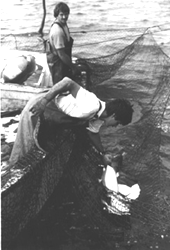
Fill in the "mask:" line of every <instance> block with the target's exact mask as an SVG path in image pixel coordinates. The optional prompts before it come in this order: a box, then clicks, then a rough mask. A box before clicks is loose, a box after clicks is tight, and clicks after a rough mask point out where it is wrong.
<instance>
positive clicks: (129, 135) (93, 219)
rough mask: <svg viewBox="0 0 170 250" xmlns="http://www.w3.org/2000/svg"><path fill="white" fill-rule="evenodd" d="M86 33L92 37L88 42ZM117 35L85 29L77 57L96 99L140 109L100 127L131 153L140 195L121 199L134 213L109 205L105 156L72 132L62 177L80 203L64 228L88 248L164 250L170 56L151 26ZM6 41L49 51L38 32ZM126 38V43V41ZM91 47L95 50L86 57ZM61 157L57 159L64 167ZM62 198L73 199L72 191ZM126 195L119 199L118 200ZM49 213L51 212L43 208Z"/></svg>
mask: <svg viewBox="0 0 170 250" xmlns="http://www.w3.org/2000/svg"><path fill="white" fill-rule="evenodd" d="M11 37H12V39H13V41H12V40H11ZM89 37H90V38H91V39H90V41H92V42H91V43H90V44H88V45H87V44H83V41H85V40H86V41H87V40H88V38H89ZM113 37H114V34H112V32H108V31H107V33H101V31H98V32H94V33H93V34H92V33H83V34H82V35H81V39H79V40H78V41H77V44H75V47H74V55H75V56H76V57H81V58H84V59H85V60H86V63H87V65H88V68H89V72H90V89H91V90H92V91H93V92H95V93H96V94H97V96H99V98H101V99H103V100H110V99H112V98H117V97H119V98H127V99H129V100H130V101H132V102H134V103H135V102H137V103H138V105H139V107H140V110H141V115H140V118H139V119H138V120H137V121H136V122H134V123H132V124H130V125H128V126H126V127H123V128H118V129H116V131H112V130H111V129H103V130H102V131H101V138H102V142H103V145H104V147H105V148H106V150H109V151H112V152H113V153H114V151H115V150H116V149H117V148H119V149H122V148H123V150H124V151H125V152H126V155H125V156H124V160H123V171H124V172H125V173H127V174H129V175H132V176H133V177H134V178H136V179H137V180H138V183H139V186H140V188H141V194H140V196H139V198H138V199H137V200H136V201H134V202H130V201H128V200H127V201H124V202H125V204H126V205H127V204H129V206H130V211H131V215H122V216H117V215H114V214H112V213H109V212H108V211H107V210H106V209H104V206H103V204H102V202H101V199H102V197H104V196H105V190H104V189H103V187H102V185H101V184H100V183H99V181H98V179H99V178H100V176H101V169H100V167H99V165H100V163H101V159H100V156H99V155H98V154H97V153H96V152H94V149H93V147H92V145H91V143H90V141H89V139H88V138H87V136H86V133H85V131H84V130H83V129H80V130H78V129H77V130H76V131H75V130H73V131H72V133H73V134H75V136H76V139H75V140H74V144H73V146H72V149H71V151H72V153H71V156H70V158H69V162H68V167H67V171H65V175H67V178H68V179H69V181H70V185H71V187H72V189H73V191H74V194H75V195H76V197H78V201H77V203H78V206H77V208H75V207H76V205H75V204H74V208H73V207H72V210H74V213H76V216H71V215H70V216H71V217H70V218H71V219H70V220H71V222H69V223H68V220H67V219H63V220H62V227H64V229H65V230H67V231H69V234H71V235H72V237H73V236H75V237H78V238H79V239H81V240H86V242H87V241H88V244H89V245H88V247H89V248H88V247H87V249H95V247H94V244H96V245H95V246H98V249H157V248H159V249H161V250H167V249H168V248H169V247H170V191H169V190H170V168H169V165H168V164H169V163H168V160H166V159H168V147H169V134H168V133H167V131H168V126H169V125H168V124H169V119H170V118H169V107H170V98H169V96H170V59H169V57H168V56H167V55H166V54H165V53H164V52H163V51H162V50H161V48H160V47H159V46H158V45H157V43H156V42H155V40H154V38H153V35H152V33H151V32H149V31H147V32H145V33H143V34H142V35H140V36H138V35H137V36H136V38H135V36H130V37H129V39H126V41H125V42H124V41H122V40H121V41H120V40H119V39H117V42H116V43H115V40H114V41H113V39H112V38H113ZM11 41H12V42H11ZM14 41H15V42H14ZM2 42H3V43H4V44H5V46H8V45H9V46H10V48H11V44H12V46H14V47H13V48H14V49H16V48H17V49H20V50H22V49H23V50H33V51H39V52H43V50H44V47H43V42H42V40H41V39H40V38H38V37H37V34H30V35H29V36H27V37H25V35H23V36H6V37H4V38H2ZM30 43H31V47H30ZM125 43H127V44H129V45H127V46H125V45H126V44H125ZM94 44H96V45H94ZM27 45H28V46H27ZM106 47H107V49H105V48H106ZM118 47H119V50H118V49H117V48H118ZM101 51H102V52H101ZM87 52H88V55H89V54H90V56H86V55H87ZM99 55H100V56H99ZM135 112H136V111H135ZM56 138H57V137H56ZM56 140H57V139H56ZM82 142H83V143H82ZM60 143H62V140H61V141H60ZM65 147H66V148H67V145H66V142H65ZM63 150H64V147H63ZM53 157H55V156H53ZM62 161H63V159H62V158H61V159H60V158H58V164H59V165H60V164H62ZM63 183H65V182H64V181H63ZM63 185H64V184H63ZM65 185H66V183H65ZM62 189H63V190H64V186H62ZM63 193H64V191H63ZM115 195H116V194H115ZM53 198H54V197H53ZM64 199H66V201H67V202H68V201H69V197H68V195H66V198H64ZM121 199H122V197H121V196H120V197H118V201H119V200H121ZM66 207H67V206H66ZM46 211H51V210H50V209H49V208H46ZM58 211H59V210H58ZM48 213H49V212H46V213H44V214H46V215H47V214H48ZM68 225H70V227H72V230H70V228H69V229H68V227H69V226H68ZM73 229H74V230H73ZM92 238H93V240H92ZM89 240H90V241H89ZM92 241H93V242H92ZM89 242H90V243H89ZM94 242H95V243H94ZM84 244H85V243H84ZM90 244H91V245H90ZM90 247H91V248H90ZM75 249H76V248H75ZM77 249H78V248H77Z"/></svg>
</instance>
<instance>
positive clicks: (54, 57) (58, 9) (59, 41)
mask: <svg viewBox="0 0 170 250" xmlns="http://www.w3.org/2000/svg"><path fill="white" fill-rule="evenodd" d="M69 14H70V8H69V7H68V5H67V4H65V3H63V2H60V3H58V4H56V6H55V8H54V17H55V20H54V22H53V24H52V25H51V29H50V34H49V41H48V42H47V46H46V48H47V51H46V54H47V62H48V65H49V69H50V72H51V75H52V80H53V84H54V83H55V84H56V83H57V82H59V81H60V80H62V79H63V77H65V76H68V77H70V78H73V76H74V75H76V74H77V73H78V72H79V71H78V68H77V67H76V65H74V64H73V63H72V46H73V39H72V37H71V36H70V32H69V28H68V26H67V20H68V17H69Z"/></svg>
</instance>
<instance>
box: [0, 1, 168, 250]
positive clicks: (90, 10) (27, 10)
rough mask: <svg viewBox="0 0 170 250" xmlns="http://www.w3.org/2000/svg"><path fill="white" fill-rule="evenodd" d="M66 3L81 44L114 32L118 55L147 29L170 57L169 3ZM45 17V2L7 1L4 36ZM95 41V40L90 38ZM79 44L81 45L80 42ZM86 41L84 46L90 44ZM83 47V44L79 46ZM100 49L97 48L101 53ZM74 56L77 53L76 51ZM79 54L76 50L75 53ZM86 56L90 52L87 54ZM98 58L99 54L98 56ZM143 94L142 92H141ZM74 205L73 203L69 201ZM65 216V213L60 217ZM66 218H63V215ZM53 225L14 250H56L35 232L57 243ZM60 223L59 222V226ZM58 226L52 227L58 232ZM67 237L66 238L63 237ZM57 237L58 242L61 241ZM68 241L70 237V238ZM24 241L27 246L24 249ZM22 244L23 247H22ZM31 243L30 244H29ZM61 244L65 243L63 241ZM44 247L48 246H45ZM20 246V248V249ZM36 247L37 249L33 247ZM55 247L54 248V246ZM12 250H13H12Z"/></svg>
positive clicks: (50, 5)
mask: <svg viewBox="0 0 170 250" xmlns="http://www.w3.org/2000/svg"><path fill="white" fill-rule="evenodd" d="M55 3H56V1H53V0H46V9H47V15H46V20H45V26H44V33H45V34H47V33H48V31H49V29H50V25H51V23H52V21H53V20H54V18H53V9H54V6H55ZM66 3H67V4H68V5H69V7H70V16H69V20H68V25H69V28H70V32H71V33H72V36H73V37H74V38H75V43H76V38H77V40H79V38H80V36H81V34H84V32H93V31H96V30H113V37H114V38H115V41H116V39H120V41H121V42H119V43H117V42H115V51H117V50H119V49H122V48H123V47H124V46H126V45H128V44H129V43H130V42H132V41H133V39H134V38H135V37H136V36H138V35H140V34H142V33H143V32H144V31H145V30H146V29H150V30H151V31H152V33H153V36H154V38H155V40H156V42H157V43H158V45H159V46H160V47H161V49H162V50H163V52H164V53H166V54H167V55H168V56H169V57H170V18H169V17H170V0H91V1H90V0H68V1H66ZM42 17H43V8H42V0H36V1H35V0H34V1H33V0H4V1H1V24H0V25H1V36H2V37H4V36H6V35H9V34H13V35H16V36H18V35H22V34H31V33H36V32H38V30H39V28H40V25H41V20H42ZM91 39H93V38H91ZM102 39H103V38H102ZM80 41H82V40H81V39H80ZM89 42H90V41H89V40H84V36H83V43H89ZM77 43H79V44H80V42H77ZM100 48H101V47H98V48H97V47H96V50H97V49H98V51H99V50H100ZM102 50H103V51H108V45H107V43H106V44H104V45H103V46H102ZM73 52H74V51H73ZM75 53H76V50H75ZM84 53H85V55H86V56H91V55H88V53H91V52H88V51H85V52H84ZM98 54H99V53H98ZM139 91H140V90H139ZM169 110H170V103H169V105H168V107H167V112H166V119H165V122H164V127H163V132H164V136H165V137H166V140H165V142H166V143H165V145H162V146H161V150H162V151H163V153H164V157H163V164H164V165H165V166H166V168H168V169H170V157H169V155H170V151H169V148H170V112H169ZM70 202H71V201H70ZM60 212H61V211H60ZM52 213H53V216H51V217H50V218H51V222H52V221H53V219H54V218H55V212H54V209H53V210H52ZM62 213H63V214H64V211H62V212H61V214H62ZM67 213H68V211H67ZM63 216H64V215H63ZM51 222H47V223H46V222H43V223H41V224H40V225H41V226H43V227H44V228H43V229H42V228H39V227H40V226H38V224H37V225H35V224H34V229H33V227H30V231H26V232H25V233H24V234H23V235H22V236H21V237H20V238H19V239H17V240H18V241H17V242H15V244H14V245H15V247H16V248H15V247H14V248H13V249H16V250H19V249H22V250H23V249H28V250H33V249H35V250H40V249H44V250H50V249H53V248H48V247H47V248H46V249H45V248H43V246H42V248H38V247H37V248H36V244H37V242H40V241H42V238H40V233H38V232H36V230H41V229H42V231H43V232H45V234H46V236H47V238H48V239H49V240H50V239H52V237H53V239H52V241H54V237H55V233H54V232H52V230H49V231H50V234H51V235H48V230H47V229H46V226H47V224H48V226H50V223H51ZM56 223H58V222H56ZM57 227H58V225H55V226H53V228H54V229H56V228H57ZM67 236H68V235H67V234H65V235H64V237H67ZM57 237H58V242H59V241H60V240H61V239H59V236H57ZM68 238H69V237H68ZM68 238H67V239H66V241H67V244H65V245H64V246H62V245H60V246H59V245H57V248H56V249H63V250H73V249H80V250H83V249H87V248H85V247H84V244H85V243H83V242H82V241H81V240H80V241H77V242H78V243H77V242H76V244H77V248H74V245H72V244H73V242H69V240H68ZM24 241H25V242H26V243H25V245H24ZM20 242H21V243H20ZM30 242H31V243H30ZM62 242H64V240H63V239H62ZM44 244H45V243H44ZM17 246H18V247H17ZM33 246H34V247H33ZM53 247H54V246H53ZM13 249H12V248H11V250H13ZM90 250H94V249H92V248H91V249H90Z"/></svg>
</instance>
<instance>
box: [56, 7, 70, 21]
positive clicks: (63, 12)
mask: <svg viewBox="0 0 170 250" xmlns="http://www.w3.org/2000/svg"><path fill="white" fill-rule="evenodd" d="M69 14H70V8H69V7H68V5H67V4H66V3H63V2H60V3H58V4H56V6H55V8H54V17H55V18H58V19H59V21H60V22H61V23H62V21H63V22H66V21H67V19H68V16H69Z"/></svg>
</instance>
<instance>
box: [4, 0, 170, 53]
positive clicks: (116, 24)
mask: <svg viewBox="0 0 170 250" xmlns="http://www.w3.org/2000/svg"><path fill="white" fill-rule="evenodd" d="M55 2H56V1H53V0H48V1H46V9H47V15H46V22H45V27H44V31H45V32H48V31H49V28H50V25H51V23H52V21H53V19H54V18H53V9H54V6H55ZM67 3H68V5H69V6H70V10H71V13H70V17H69V20H68V24H69V27H70V31H71V32H76V31H84V30H86V31H87V30H88V31H89V30H96V29H97V30H98V29H109V28H111V29H118V30H123V31H124V34H122V35H126V32H127V31H128V30H129V29H131V30H135V31H136V32H137V31H141V30H143V31H144V30H145V29H146V28H148V27H153V26H154V27H155V26H159V27H155V29H156V31H157V32H156V34H157V36H158V42H159V44H162V43H163V44H164V46H165V47H166V46H167V44H170V41H169V35H170V29H169V28H170V22H169V16H170V2H169V0H126V1H124V0H117V1H112V0H95V1H86V0H84V1H83V0H76V1H75V0H68V1H67ZM42 16H43V8H42V0H37V1H32V0H24V1H23V0H14V1H12V0H6V1H3V2H2V3H1V32H2V34H10V33H13V34H21V33H29V32H37V31H38V30H39V27H40V24H41V20H42ZM165 49H166V48H165ZM166 50H167V51H168V53H169V49H166Z"/></svg>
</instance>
